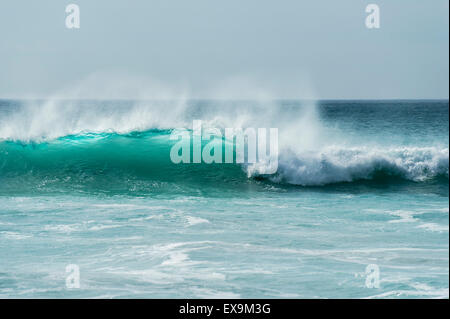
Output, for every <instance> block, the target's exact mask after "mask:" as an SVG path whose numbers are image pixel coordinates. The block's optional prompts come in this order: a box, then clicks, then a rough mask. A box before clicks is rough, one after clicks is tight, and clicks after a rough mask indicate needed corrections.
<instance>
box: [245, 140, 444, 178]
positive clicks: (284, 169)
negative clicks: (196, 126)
mask: <svg viewBox="0 0 450 319" xmlns="http://www.w3.org/2000/svg"><path fill="white" fill-rule="evenodd" d="M256 172H257V170H254V169H252V168H248V174H249V176H257V173H256ZM380 175H382V176H395V177H400V178H402V179H406V180H410V181H414V182H423V181H427V180H430V179H433V178H436V177H447V178H448V177H449V149H448V148H437V147H396V148H386V149H382V148H369V147H351V148H342V147H336V146H333V147H328V148H324V149H322V150H320V151H317V152H311V151H310V152H305V153H300V152H299V153H296V152H293V151H291V150H288V151H285V152H281V153H280V158H279V166H278V172H277V174H276V175H274V176H272V177H269V179H270V180H271V181H272V182H277V183H288V184H293V185H302V186H322V185H327V184H333V183H340V182H354V181H358V180H371V179H374V178H376V177H377V176H380Z"/></svg>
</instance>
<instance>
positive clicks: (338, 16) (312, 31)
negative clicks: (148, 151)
mask: <svg viewBox="0 0 450 319" xmlns="http://www.w3.org/2000/svg"><path fill="white" fill-rule="evenodd" d="M69 3H75V4H78V5H79V7H80V11H81V28H80V29H77V30H75V29H72V30H69V29H67V28H66V26H65V18H66V13H65V7H66V5H67V4H69ZM369 3H376V4H378V5H379V6H380V10H381V12H380V15H381V28H380V29H367V28H366V27H365V18H366V16H367V13H366V12H365V7H366V5H367V4H369ZM448 32H449V19H448V0H433V1H429V0H388V1H381V0H371V1H361V0H342V1H336V0H327V1H325V0H322V1H320V0H319V1H318V0H310V1H303V0H279V1H278V0H277V1H275V0H270V1H269V0H222V1H219V0H189V1H187V0H132V1H129V0H95V1H93V0H71V1H62V0H40V1H28V0H1V1H0V98H32V97H47V96H50V95H52V94H55V93H56V92H72V91H73V90H71V88H73V87H78V88H79V87H83V86H84V87H86V86H87V87H89V88H90V89H91V90H90V91H89V90H86V89H77V92H78V93H76V94H75V95H77V97H90V96H83V95H90V94H92V92H93V91H94V93H98V94H99V95H100V96H99V97H102V96H103V95H104V97H111V96H112V97H124V98H130V97H135V96H134V94H135V93H136V91H135V90H133V88H135V86H136V85H140V86H141V87H140V88H139V90H144V91H145V90H149V91H151V90H159V89H160V90H163V88H164V89H165V90H167V91H168V92H178V91H180V90H183V92H185V94H187V95H188V96H189V97H192V98H211V97H222V98H223V97H225V98H227V97H228V98H239V97H251V95H252V94H253V93H255V94H259V93H261V92H268V93H267V94H268V95H269V96H271V97H276V98H311V97H314V98H320V99H367V98H375V99H384V98H424V99H425V98H439V99H440V98H444V99H448V96H449V90H448V85H449V64H448V63H449V61H448V59H449V42H448V37H449V33H448ZM154 83H158V85H156V84H154ZM153 84H154V87H152V85H153ZM97 85H98V88H97ZM186 92H187V93H186ZM174 94H177V93H174ZM68 95H70V94H69V93H68ZM94 95H95V94H94ZM143 96H144V97H145V94H143Z"/></svg>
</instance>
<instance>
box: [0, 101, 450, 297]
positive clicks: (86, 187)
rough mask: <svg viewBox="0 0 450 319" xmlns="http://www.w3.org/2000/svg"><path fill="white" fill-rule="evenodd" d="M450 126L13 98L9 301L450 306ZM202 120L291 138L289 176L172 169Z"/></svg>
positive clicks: (4, 114) (281, 167)
mask: <svg viewBox="0 0 450 319" xmlns="http://www.w3.org/2000/svg"><path fill="white" fill-rule="evenodd" d="M448 115H449V104H448V101H447V100H446V101H319V102H313V101H206V100H202V101H195V100H188V101H67V100H50V101H49V100H47V101H14V100H2V101H0V297H1V298H9V297H19V298H79V297H81V298H85V297H87V298H89V297H93V298H185V297H189V298H239V297H242V298H377V297H379V298H383V297H387V298H448V296H449V260H448V257H449V251H448V246H449V233H448V231H449V187H448V186H449V171H448V166H449V165H448V164H449V118H448ZM195 119H198V120H202V121H203V123H207V124H208V123H209V125H211V126H214V127H219V128H225V127H243V128H245V127H265V128H271V127H272V128H278V129H279V139H280V141H279V147H280V151H279V163H278V171H277V173H276V174H273V175H258V174H257V173H255V172H254V171H252V170H250V169H249V167H248V166H245V165H241V164H205V163H201V164H174V163H172V162H171V160H170V155H169V154H170V149H171V147H172V146H173V144H174V141H171V140H170V134H171V133H172V132H173V130H174V129H177V128H186V129H191V128H192V127H191V125H192V120H195ZM68 265H76V267H77V268H78V269H79V287H78V286H76V287H73V286H68V285H67V277H68V276H69V275H70V272H66V270H67V266H68ZM368 266H369V268H368ZM370 267H372V268H370ZM373 267H375V268H373ZM366 269H376V270H377V272H376V273H370V272H366ZM374 275H376V277H377V281H373V282H372V284H370V283H371V281H370V280H368V278H369V277H370V276H372V277H373V276H374ZM375 282H376V283H377V284H375V285H374V284H373V283H375Z"/></svg>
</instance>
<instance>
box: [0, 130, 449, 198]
mask: <svg viewBox="0 0 450 319" xmlns="http://www.w3.org/2000/svg"><path fill="white" fill-rule="evenodd" d="M170 134H171V130H149V131H145V132H133V133H129V134H117V133H100V134H82V135H72V136H66V137H62V138H58V139H56V140H52V141H47V142H45V143H21V142H12V141H3V142H0V193H1V194H11V193H14V194H17V193H21V192H38V193H41V192H57V193H60V192H68V191H70V192H73V191H76V192H100V193H102V192H106V193H111V192H112V193H130V194H137V195H139V194H152V193H153V194H159V193H167V192H172V193H189V194H198V193H201V192H211V191H213V192H214V191H217V192H225V191H227V190H229V191H233V192H241V191H246V190H259V189H263V190H264V189H267V187H270V186H271V185H276V186H277V187H278V188H280V187H281V188H289V187H326V186H329V185H336V184H343V183H344V184H352V185H357V184H361V182H367V181H371V182H373V183H378V184H379V183H382V184H392V183H404V182H408V183H415V184H424V183H427V184H430V183H431V184H439V185H444V186H445V185H446V186H447V188H448V149H446V150H439V149H438V150H436V149H428V148H427V149H417V148H413V149H406V150H405V149H395V150H388V151H386V150H385V151H384V153H377V152H373V150H372V151H371V152H367V150H364V149H357V150H355V149H350V150H348V149H338V150H333V151H330V152H329V153H320V154H314V156H309V155H308V156H304V157H302V156H299V155H295V154H291V153H290V152H285V153H281V154H280V161H279V169H278V172H277V174H275V175H271V176H258V175H257V174H253V175H252V174H250V173H249V172H248V170H247V168H246V167H245V166H244V165H239V164H214V163H213V164H206V163H201V164H174V163H172V162H171V160H170V149H171V147H172V146H173V144H174V143H175V141H172V140H170V139H169V137H170ZM364 152H365V153H364ZM336 154H338V155H339V156H340V158H339V161H342V158H344V159H345V158H347V157H348V160H347V162H346V165H342V163H341V162H336V156H337V155H336ZM355 159H357V160H355ZM352 161H353V162H352ZM414 161H415V162H414Z"/></svg>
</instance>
